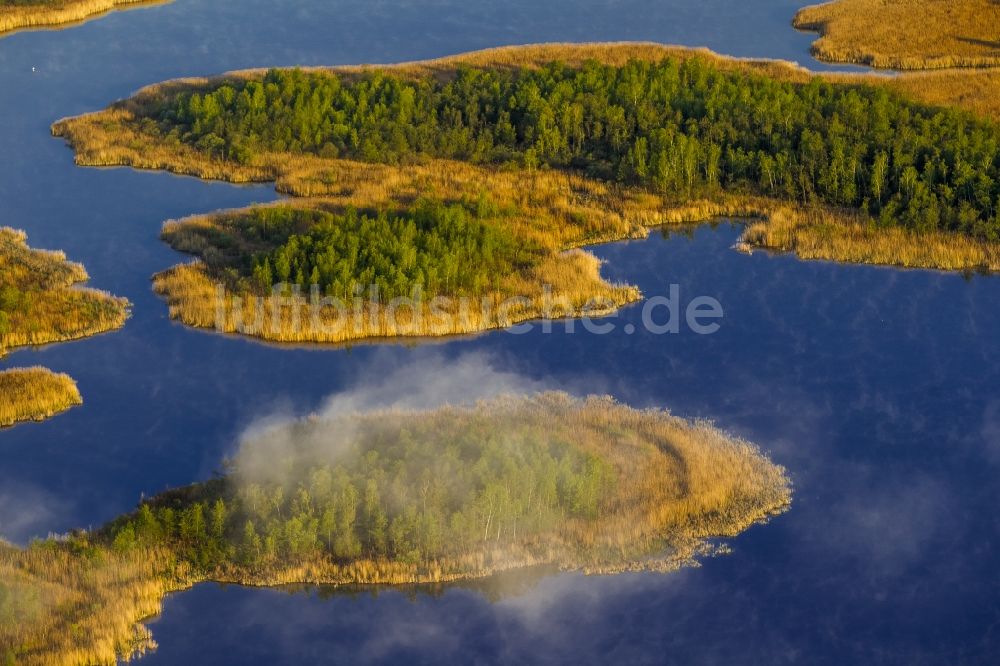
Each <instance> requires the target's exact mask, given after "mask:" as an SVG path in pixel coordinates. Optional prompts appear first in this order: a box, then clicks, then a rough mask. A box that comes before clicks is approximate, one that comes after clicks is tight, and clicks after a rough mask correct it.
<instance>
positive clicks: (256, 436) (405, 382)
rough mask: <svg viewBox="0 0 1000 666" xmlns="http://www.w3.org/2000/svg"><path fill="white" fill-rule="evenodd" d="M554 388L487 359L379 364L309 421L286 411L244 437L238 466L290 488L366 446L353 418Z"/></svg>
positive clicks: (256, 478)
mask: <svg viewBox="0 0 1000 666" xmlns="http://www.w3.org/2000/svg"><path fill="white" fill-rule="evenodd" d="M548 388H552V386H551V385H550V384H547V383H546V382H544V381H539V380H534V379H530V378H526V377H524V376H522V375H520V374H517V373H513V372H506V371H502V370H498V369H496V368H495V367H494V366H493V364H492V363H491V360H490V358H489V357H488V356H487V355H485V354H481V353H470V354H465V355H462V356H460V357H458V358H457V359H447V358H445V357H443V356H441V355H435V356H431V357H429V358H426V359H422V360H420V361H418V362H415V363H411V364H409V365H406V366H403V367H401V368H396V369H391V368H383V367H381V364H378V363H376V364H374V366H373V367H372V369H371V372H370V374H369V375H368V376H367V377H365V378H363V379H362V380H361V381H359V382H357V383H356V384H355V385H354V386H352V387H350V388H348V389H346V390H343V391H340V392H337V393H335V394H333V395H331V396H329V397H328V398H327V399H326V400H325V401H324V402H323V404H322V406H321V407H320V408H319V409H318V410H317V411H316V412H315V413H313V414H311V415H308V416H306V417H305V418H302V417H301V415H296V414H294V413H292V412H291V410H290V409H288V407H287V406H286V405H280V406H275V407H274V408H273V409H271V410H270V411H269V413H268V414H266V415H265V416H263V417H261V418H259V419H257V420H256V421H254V422H253V423H252V424H251V425H250V426H249V427H248V428H247V429H246V430H245V431H244V432H243V434H242V435H241V436H240V438H239V447H238V452H237V453H236V455H235V461H236V466H237V469H238V472H239V475H240V477H241V480H242V481H244V482H247V483H274V482H279V483H283V484H287V483H288V482H289V481H290V480H292V479H293V477H294V475H295V474H296V473H297V470H300V469H303V468H306V467H309V466H310V465H316V464H333V463H335V462H336V461H337V460H340V459H342V458H343V457H344V456H347V455H349V454H350V453H351V451H352V447H353V445H354V444H355V443H356V442H357V441H358V439H359V434H358V432H357V428H358V424H357V421H356V419H353V418H352V417H353V416H355V415H357V414H360V413H364V412H369V411H372V410H380V409H402V410H427V409H434V408H437V407H441V406H443V405H468V404H472V403H475V402H476V401H479V400H485V399H488V398H494V397H496V396H499V395H503V394H529V393H538V392H540V391H544V390H546V389H548Z"/></svg>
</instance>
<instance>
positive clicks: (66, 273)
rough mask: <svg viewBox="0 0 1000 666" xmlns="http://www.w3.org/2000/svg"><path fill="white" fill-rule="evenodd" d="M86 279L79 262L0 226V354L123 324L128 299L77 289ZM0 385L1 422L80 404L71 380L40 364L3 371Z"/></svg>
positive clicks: (38, 417)
mask: <svg viewBox="0 0 1000 666" xmlns="http://www.w3.org/2000/svg"><path fill="white" fill-rule="evenodd" d="M87 279H88V276H87V272H86V271H85V270H84V268H83V266H81V265H80V264H77V263H73V262H70V261H67V260H66V256H65V255H64V254H63V253H62V252H50V251H45V250H36V249H33V248H30V247H28V244H27V236H26V235H25V234H24V232H21V231H16V230H14V229H10V228H7V227H2V228H0V356H3V355H4V354H6V353H7V352H8V351H9V350H10V349H12V348H15V347H21V346H27V345H42V344H48V343H52V342H62V341H65V340H74V339H77V338H83V337H87V336H91V335H97V334H98V333H103V332H105V331H109V330H112V329H115V328H120V327H121V326H123V325H124V324H125V320H126V319H127V318H128V315H129V303H128V301H126V300H125V299H123V298H116V297H114V296H111V295H109V294H107V293H105V292H102V291H97V290H95V289H84V288H80V287H79V286H78V284H79V283H81V282H84V281H86V280H87ZM0 388H2V389H3V390H0V396H2V397H0V426H9V425H12V424H14V423H16V422H18V421H25V420H41V419H43V418H47V417H49V416H52V415H53V414H56V413H58V412H61V411H64V410H65V409H68V408H69V407H72V406H73V405H77V404H79V403H80V394H79V392H78V391H77V388H76V384H75V383H74V382H73V380H72V379H70V378H69V377H67V376H65V375H61V374H56V373H52V372H49V371H48V370H45V369H44V368H31V369H27V370H7V371H4V372H2V373H0Z"/></svg>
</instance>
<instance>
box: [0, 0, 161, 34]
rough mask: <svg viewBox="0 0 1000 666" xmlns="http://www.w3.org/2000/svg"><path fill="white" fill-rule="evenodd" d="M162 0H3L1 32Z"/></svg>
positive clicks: (74, 20) (72, 20) (0, 0)
mask: <svg viewBox="0 0 1000 666" xmlns="http://www.w3.org/2000/svg"><path fill="white" fill-rule="evenodd" d="M163 2H169V0H51V1H50V2H45V3H39V4H33V5H12V4H9V3H6V2H4V1H3V0H0V36H2V35H3V33H5V32H13V31H15V30H26V29H31V28H45V27H53V26H58V25H64V24H68V23H79V22H81V21H85V20H86V19H88V18H92V17H95V16H98V15H100V14H105V13H107V12H110V11H112V10H115V9H127V8H129V6H132V7H135V6H139V5H155V4H162V3H163Z"/></svg>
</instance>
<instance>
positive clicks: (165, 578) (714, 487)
mask: <svg viewBox="0 0 1000 666" xmlns="http://www.w3.org/2000/svg"><path fill="white" fill-rule="evenodd" d="M789 501H790V490H789V486H788V480H787V478H786V477H785V475H784V470H783V469H782V468H780V467H778V466H776V465H774V464H772V463H771V462H770V461H768V460H767V459H766V458H765V457H764V456H763V455H762V454H761V453H760V452H759V450H758V449H757V448H756V447H754V446H752V445H751V444H749V443H747V442H745V441H742V440H739V439H736V438H733V437H731V436H729V435H726V434H725V433H722V432H720V431H719V430H716V429H715V428H713V427H711V426H710V425H708V424H705V423H702V422H688V421H684V420H682V419H678V418H676V417H673V416H671V415H669V414H668V413H666V412H663V411H659V410H641V411H640V410H634V409H630V408H628V407H626V406H623V405H620V404H617V403H614V402H612V401H610V400H609V399H603V398H590V399H586V400H579V399H574V398H570V397H568V396H566V395H564V394H543V395H539V396H534V397H507V398H499V399H494V400H491V401H487V402H482V403H479V404H477V405H475V406H469V407H445V408H441V409H438V410H434V411H424V412H414V411H399V410H389V411H378V412H372V413H364V414H353V415H330V416H318V417H313V418H310V419H307V420H304V421H299V422H292V423H286V424H281V425H279V426H275V427H272V428H271V429H269V430H267V431H265V432H260V433H258V434H257V435H255V436H254V437H252V438H250V439H248V440H247V441H245V442H244V443H243V445H242V447H241V450H240V452H239V454H238V455H237V457H236V459H235V461H234V464H233V467H232V469H231V470H230V472H229V473H228V474H227V475H226V476H225V477H222V478H220V479H216V480H214V481H211V482H207V483H205V484H200V485H196V486H192V487H188V488H184V489H179V490H176V491H170V492H167V493H165V494H163V495H161V496H159V497H155V498H152V499H150V500H148V501H146V502H144V503H143V504H142V505H141V506H140V507H139V509H138V510H137V511H136V512H135V513H133V514H130V515H128V516H123V517H122V518H120V519H118V520H116V521H114V522H112V523H111V524H110V525H108V526H107V527H105V528H103V529H101V530H99V531H98V532H96V533H93V534H83V533H77V534H76V535H74V536H72V537H70V538H67V539H63V540H57V541H53V540H50V541H46V542H40V543H36V544H33V545H32V546H31V547H29V548H28V549H26V550H20V549H14V548H0V645H5V646H7V645H13V646H14V648H13V650H12V651H10V652H9V653H8V655H9V656H11V655H12V658H14V659H15V660H16V661H17V663H25V664H77V663H113V661H114V659H115V658H116V656H122V655H128V654H130V653H132V652H133V651H135V650H136V649H142V648H145V647H149V646H150V645H151V637H150V636H149V634H148V632H146V631H145V630H144V629H143V628H141V627H137V625H136V623H137V622H139V621H140V620H142V619H143V618H145V617H148V616H149V615H151V614H153V613H155V612H156V611H157V610H158V607H159V603H160V600H161V599H162V597H163V595H164V594H166V593H167V592H168V591H170V590H173V589H181V588H183V587H186V586H188V585H191V584H194V583H196V582H199V581H205V580H218V581H227V582H238V583H242V584H249V585H277V584H283V583H293V582H295V583H363V584H400V583H412V582H441V581H450V580H461V579H467V578H476V577H483V576H487V575H490V574H493V573H497V572H501V571H506V570H512V569H517V568H523V567H528V566H534V565H543V564H544V565H551V566H554V567H557V568H562V569H576V570H584V571H588V572H605V573H613V572H619V571H628V570H671V569H673V568H676V567H678V566H682V565H683V564H685V563H688V562H690V561H691V558H692V557H694V556H695V555H696V554H697V553H698V552H700V550H701V549H702V547H703V545H704V542H705V539H707V538H709V537H719V536H734V535H736V534H737V533H739V532H741V531H742V530H744V529H746V528H747V527H749V526H750V525H752V524H754V523H756V522H759V521H762V520H765V519H767V518H768V517H769V516H771V515H774V514H776V513H780V512H781V511H783V510H785V508H786V507H787V505H788V503H789ZM82 599H87V600H88V602H89V603H88V604H87V605H83V604H81V603H80V600H82ZM12 619H13V621H12ZM71 625H72V626H75V627H76V630H75V633H74V634H73V636H74V637H75V639H74V640H70V639H69V638H68V637H69V636H70V632H68V631H67V628H68V627H69V626H71ZM8 650H11V649H10V648H8Z"/></svg>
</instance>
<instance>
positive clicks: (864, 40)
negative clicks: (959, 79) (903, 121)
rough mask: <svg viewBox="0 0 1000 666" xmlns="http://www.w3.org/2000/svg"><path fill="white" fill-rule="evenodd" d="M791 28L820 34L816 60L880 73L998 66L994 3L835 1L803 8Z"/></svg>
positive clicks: (999, 34) (999, 11)
mask: <svg viewBox="0 0 1000 666" xmlns="http://www.w3.org/2000/svg"><path fill="white" fill-rule="evenodd" d="M793 24H794V25H795V27H796V28H799V29H800V30H812V31H816V32H819V33H820V34H821V37H820V38H819V39H818V40H816V42H815V43H814V44H813V46H812V53H813V55H814V56H816V57H817V58H818V59H820V60H826V61H828V62H845V63H855V64H859V65H868V66H870V67H879V68H884V69H907V70H912V69H944V68H955V67H975V68H982V67H998V66H1000V4H998V3H997V2H995V0H893V1H892V2H886V1H885V0H834V1H833V2H826V3H823V4H819V5H812V6H810V7H805V8H803V9H802V10H800V11H799V12H798V14H796V16H795V19H794V21H793Z"/></svg>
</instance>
